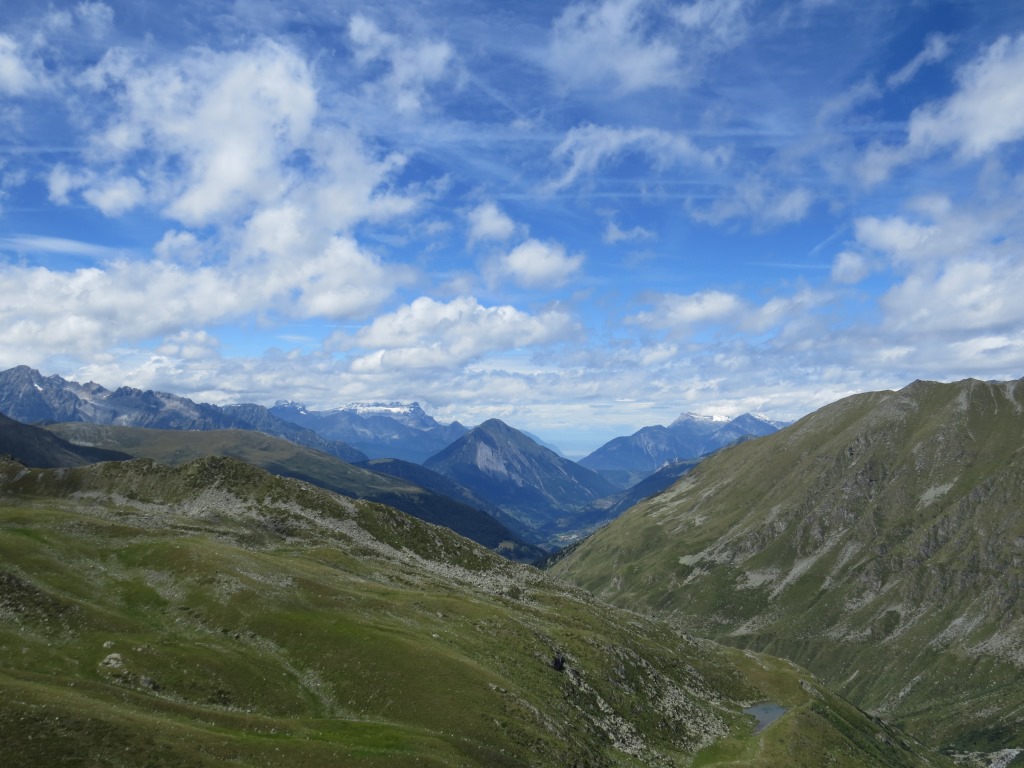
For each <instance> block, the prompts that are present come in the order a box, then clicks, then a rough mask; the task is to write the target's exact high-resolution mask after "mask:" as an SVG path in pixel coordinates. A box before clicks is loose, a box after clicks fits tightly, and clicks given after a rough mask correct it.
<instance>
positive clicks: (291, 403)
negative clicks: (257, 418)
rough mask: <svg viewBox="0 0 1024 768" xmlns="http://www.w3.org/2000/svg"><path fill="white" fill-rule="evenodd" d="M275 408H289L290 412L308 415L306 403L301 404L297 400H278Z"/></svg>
mask: <svg viewBox="0 0 1024 768" xmlns="http://www.w3.org/2000/svg"><path fill="white" fill-rule="evenodd" d="M274 407H275V408H287V409H288V410H290V411H298V412H299V413H308V409H307V408H306V405H305V403H299V402H296V401H295V400H278V401H277V402H276V403H274Z"/></svg>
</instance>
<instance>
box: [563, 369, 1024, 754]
mask: <svg viewBox="0 0 1024 768" xmlns="http://www.w3.org/2000/svg"><path fill="white" fill-rule="evenodd" d="M1022 437H1024V387H1022V386H1021V382H1006V383H985V382H980V381H973V380H968V381H963V382H959V383H957V384H935V383H928V382H915V383H913V384H911V385H910V386H908V387H906V388H904V389H903V390H900V391H899V392H878V393H872V394H866V395H858V396H855V397H852V398H848V399H846V400H843V401H840V402H838V403H835V404H833V405H831V406H828V407H826V408H823V409H821V410H820V411H818V412H816V413H814V414H811V415H810V416H807V417H806V418H804V419H802V420H800V421H799V422H797V423H796V424H794V425H792V426H791V427H789V428H787V429H785V430H783V431H781V432H779V433H777V434H775V435H771V436H769V437H766V438H764V439H762V440H757V441H753V442H750V443H747V444H743V445H740V446H737V447H735V448H731V449H728V450H726V451H723V452H722V453H720V454H717V455H715V456H713V457H711V458H708V459H706V460H705V461H704V462H702V463H701V464H700V465H698V467H697V468H696V469H695V470H693V472H692V473H690V474H689V475H687V476H686V477H684V478H683V479H682V480H681V481H680V482H679V483H678V484H677V485H676V486H674V487H673V488H672V489H671V490H669V491H666V492H665V493H663V494H661V495H660V496H657V497H654V498H653V499H650V500H648V501H646V502H643V503H641V504H640V505H638V506H637V507H635V508H634V509H632V510H631V511H629V512H627V513H626V514H625V515H623V517H621V518H620V519H619V520H618V521H616V522H614V523H612V524H611V525H610V526H608V528H606V529H604V530H602V531H600V532H599V533H598V534H596V535H595V536H594V537H593V538H592V539H591V540H589V541H587V542H585V543H584V544H583V545H581V546H580V547H579V548H578V549H577V550H576V551H574V552H573V553H571V554H569V555H568V556H567V557H566V558H564V559H563V560H562V561H561V562H560V563H558V564H557V565H556V566H555V568H556V569H557V570H558V571H560V572H561V573H563V574H565V575H567V576H569V577H570V578H572V579H573V580H574V581H576V582H577V583H579V584H582V585H585V586H587V587H588V588H590V589H591V590H593V591H594V592H595V593H597V594H599V595H602V596H604V597H606V598H608V599H610V600H612V601H614V602H617V603H620V604H623V605H630V606H646V607H648V608H649V609H651V610H656V611H658V612H662V613H668V614H671V615H672V616H674V617H676V618H678V619H680V620H682V621H684V622H685V623H687V624H689V625H690V626H695V627H700V629H701V631H702V632H703V633H706V634H708V635H710V636H714V637H718V638H722V639H724V640H726V641H727V642H730V643H736V644H740V645H744V646H750V647H755V648H759V649H765V650H770V651H771V652H773V653H776V654H779V655H782V656H786V657H789V658H792V659H793V660H795V661H797V662H798V663H802V664H805V665H807V666H809V667H810V668H811V669H813V670H814V671H816V672H817V673H819V674H821V675H822V676H824V677H825V678H826V679H828V680H829V681H830V682H832V683H833V684H834V685H837V686H839V688H840V690H841V691H842V692H844V693H845V694H846V695H848V696H850V697H851V698H852V699H853V700H855V701H856V702H858V703H859V704H861V705H862V706H865V707H867V708H871V709H873V710H874V711H876V712H879V713H881V714H884V715H886V716H889V717H895V718H899V719H901V720H903V722H905V723H906V724H907V725H908V727H911V728H913V729H915V730H916V731H917V732H918V733H919V734H921V735H925V736H927V737H928V738H930V739H932V740H933V741H935V742H936V743H944V742H959V743H961V744H964V745H971V744H978V745H983V746H1007V747H1009V746H1015V745H1014V744H1013V743H1011V742H1013V741H1014V739H1016V738H1017V735H1018V734H1020V733H1021V732H1024V715H1022V714H1021V712H1022V709H1021V707H1022V705H1024V599H1022V597H1024V441H1022Z"/></svg>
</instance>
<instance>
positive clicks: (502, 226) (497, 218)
mask: <svg viewBox="0 0 1024 768" xmlns="http://www.w3.org/2000/svg"><path fill="white" fill-rule="evenodd" d="M466 218H467V219H468V221H469V242H470V243H475V242H477V241H480V240H507V239H508V238H510V237H512V235H513V234H515V231H516V223H515V222H514V221H512V219H511V218H509V217H508V215H506V214H505V212H504V211H502V210H501V209H500V208H498V206H497V205H496V204H495V203H493V202H486V203H481V204H480V205H478V206H477V207H476V208H474V209H473V210H471V211H470V212H469V213H468V214H467V215H466Z"/></svg>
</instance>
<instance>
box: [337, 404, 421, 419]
mask: <svg viewBox="0 0 1024 768" xmlns="http://www.w3.org/2000/svg"><path fill="white" fill-rule="evenodd" d="M334 410H335V411H352V412H354V413H358V414H359V415H360V416H365V415H367V414H375V413H382V414H385V415H387V416H401V415H406V414H414V413H420V412H421V411H422V408H420V404H419V403H400V402H397V401H392V402H387V403H384V402H378V403H366V402H355V403H348V404H347V405H343V406H341V407H340V408H335V409H334Z"/></svg>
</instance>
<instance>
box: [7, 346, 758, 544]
mask: <svg viewBox="0 0 1024 768" xmlns="http://www.w3.org/2000/svg"><path fill="white" fill-rule="evenodd" d="M0 413H7V415H9V416H11V417H12V418H15V419H17V420H19V421H22V422H25V423H40V424H51V423H62V422H63V423H81V424H87V423H91V424H99V425H110V426H122V427H125V426H131V427H142V428H155V429H163V430H178V431H220V430H232V429H235V430H237V429H241V430H248V431H253V432H258V433H263V434H267V435H273V436H277V437H281V438H284V439H286V440H289V441H291V442H293V443H295V444H297V445H300V446H303V447H307V448H311V449H314V450H318V451H321V452H323V453H326V454H328V455H331V456H334V457H336V458H340V459H342V460H344V461H347V462H350V463H354V464H362V465H364V466H367V467H369V465H368V464H367V462H368V461H369V459H368V455H372V456H374V457H375V459H374V460H375V461H380V462H383V460H384V459H388V461H387V462H385V463H381V464H379V466H377V467H369V468H371V469H373V470H374V471H377V472H383V473H385V474H391V475H394V476H397V477H403V478H404V479H406V480H407V481H410V482H413V483H418V484H420V486H421V487H422V488H427V489H430V490H431V491H433V492H434V493H440V494H443V495H446V496H449V497H450V498H452V499H454V501H453V504H455V505H456V506H457V505H459V504H468V505H469V506H471V507H474V508H476V509H478V510H483V511H485V512H486V513H487V514H489V515H491V516H492V517H493V518H494V519H495V520H497V521H498V523H499V525H500V526H503V527H504V528H506V529H508V531H509V532H510V534H509V535H510V537H511V539H510V540H517V541H518V543H516V544H515V546H514V548H513V550H512V551H515V552H520V553H525V552H528V551H529V546H533V545H542V546H544V547H547V548H549V549H550V548H556V547H559V546H563V545H564V544H566V543H568V542H571V541H575V540H578V539H579V538H581V537H583V536H585V535H587V534H589V533H590V532H591V531H593V530H595V529H596V528H598V527H600V526H601V525H603V524H604V523H606V522H607V521H608V520H610V519H612V518H614V517H615V516H616V515H617V514H619V513H620V512H621V511H623V510H624V509H625V508H626V507H627V506H629V505H630V504H631V503H633V502H635V501H637V500H639V498H642V496H641V495H640V494H649V493H654V492H657V491H658V490H661V489H662V488H663V487H665V486H666V485H668V484H669V483H671V482H672V481H673V480H674V479H675V477H676V476H677V475H678V472H675V473H674V474H673V472H674V470H673V469H666V471H665V472H662V473H658V474H654V473H655V470H656V469H657V468H658V467H661V466H664V465H669V464H673V463H675V462H678V461H679V459H680V456H679V455H677V454H680V453H682V454H686V455H690V454H693V452H694V451H696V450H704V449H706V448H709V447H712V446H717V445H718V443H721V442H724V441H730V442H731V441H733V440H735V439H736V437H737V435H740V436H743V435H751V434H761V433H763V432H766V431H770V430H773V429H774V428H775V426H774V425H772V424H771V423H770V422H767V421H765V420H763V419H758V418H755V417H752V416H749V415H745V416H741V417H739V418H738V419H734V420H731V421H730V420H724V419H710V418H706V417H697V416H695V415H693V414H684V416H682V417H680V418H679V419H677V420H676V422H674V423H673V425H672V426H671V428H670V429H669V430H668V432H667V434H670V435H672V436H673V438H672V440H671V441H668V442H666V443H665V444H664V445H662V446H661V449H660V452H652V450H650V448H651V445H650V443H649V441H648V442H647V443H644V445H646V446H647V449H646V450H647V452H646V453H644V457H645V458H643V461H642V462H639V463H638V460H636V457H635V456H634V457H632V458H631V456H632V454H630V453H629V451H626V450H625V449H624V446H627V445H628V441H629V440H631V438H618V439H617V440H615V441H612V443H609V445H608V446H606V447H605V448H606V449H607V450H606V451H605V452H604V453H603V454H602V453H601V451H598V452H595V454H592V456H591V457H588V458H591V459H592V460H593V461H595V462H597V463H599V464H602V467H603V468H602V469H601V471H600V472H594V471H592V470H591V469H588V468H587V467H585V466H583V465H582V464H577V463H575V462H572V461H570V460H568V459H566V458H564V457H563V456H561V455H560V454H558V453H557V452H556V451H554V450H552V449H551V448H549V447H546V446H544V445H541V444H539V442H538V440H537V439H536V438H534V437H533V436H530V435H527V434H526V433H523V432H520V431H519V430H515V429H513V428H512V427H509V426H508V425H506V424H504V423H503V422H500V421H497V420H492V421H489V422H485V423H484V424H482V425H480V426H478V427H476V428H474V429H473V430H469V429H468V428H466V427H464V426H463V425H461V424H459V423H458V422H454V423H452V424H442V423H440V422H438V421H437V420H435V419H433V418H432V417H430V416H428V415H427V414H426V413H425V412H424V411H423V409H422V408H421V407H420V406H419V404H417V403H411V404H404V403H397V402H379V403H353V404H350V405H347V406H344V407H341V408H336V409H332V410H328V411H316V410H312V409H309V408H306V407H305V406H302V405H299V404H297V403H290V402H284V401H279V402H278V403H277V404H276V405H275V406H274V407H273V408H269V409H268V408H265V407H263V406H260V405H255V404H238V405H230V406H215V405H210V404H204V403H195V402H193V401H192V400H189V399H188V398H184V397H180V396H177V395H173V394H169V393H165V392H154V391H151V390H147V391H142V390H139V389H135V388H131V387H119V388H117V389H115V390H108V389H106V388H105V387H103V386H101V385H99V384H96V383H93V382H89V383H87V384H79V383H77V382H74V381H67V380H65V379H63V378H61V377H60V376H43V375H42V374H40V373H39V372H38V371H36V370H33V369H31V368H29V367H27V366H19V367H16V368H12V369H10V370H7V371H3V372H0ZM665 429H666V428H663V427H651V428H645V429H644V430H641V431H640V432H638V433H637V434H636V435H634V438H636V439H637V440H641V441H643V440H647V437H649V436H650V435H651V434H654V433H655V432H658V430H661V431H664V430H665ZM87 433H88V430H84V429H79V430H77V431H76V432H75V433H74V434H75V435H76V436H77V439H81V438H82V437H83V435H85V434H87ZM69 435H70V433H68V434H66V435H65V436H66V437H67V436H69ZM687 436H688V437H687ZM92 439H94V440H96V439H98V438H95V437H94V438H92ZM623 441H625V442H623ZM95 444H96V445H100V444H103V445H106V446H108V447H110V448H113V449H115V450H121V448H120V447H118V445H117V441H116V440H113V439H112V438H110V436H109V434H108V436H107V437H106V438H104V440H100V441H99V442H97V443H95ZM616 446H617V447H616ZM182 450H183V453H182V456H185V455H189V456H192V455H205V454H193V453H191V452H190V450H188V449H182ZM364 451H365V452H364ZM655 454H656V455H655ZM142 455H149V454H142ZM229 455H233V454H230V453H229ZM602 455H603V456H604V459H600V456H602ZM694 455H696V454H694ZM595 456H598V458H593V457H595ZM403 457H407V458H403ZM161 459H162V460H166V459H167V457H166V456H161ZM616 462H620V463H618V464H617V463H616ZM644 462H646V463H644ZM257 463H259V462H257ZM413 464H422V465H423V466H424V467H426V468H427V469H429V470H433V471H434V472H433V473H431V472H419V471H418V470H416V469H415V468H414V466H412V465H413ZM639 464H642V465H643V466H644V467H646V468H645V469H643V470H642V471H639V470H637V469H636V467H637V466H638V465H639ZM655 464H657V466H655ZM260 465H261V466H266V465H265V464H260ZM678 466H680V465H678V464H676V467H677V468H678ZM282 471H283V473H284V474H286V475H288V474H294V472H291V473H289V471H285V470H284V469H282ZM438 474H439V475H442V476H445V477H446V478H447V479H448V484H447V486H446V489H445V490H440V488H441V485H443V483H441V482H440V481H439V478H438ZM413 475H416V476H417V477H418V480H413V479H412V476H413ZM609 478H611V479H612V480H611V481H609ZM640 480H645V482H644V484H643V485H642V486H635V487H634V484H635V483H636V482H638V481H640ZM453 483H454V485H453ZM329 487H333V488H334V489H335V490H339V491H340V492H343V493H344V492H351V490H352V489H351V488H348V489H347V490H346V489H345V488H341V487H337V486H329ZM355 495H358V493H356V494H355ZM415 498H417V499H422V498H426V497H425V496H422V495H421V496H417V497H415ZM408 501H409V497H408V495H407V494H402V495H400V497H399V498H397V499H393V500H392V501H391V502H389V503H394V504H395V505H396V506H398V507H399V508H400V509H403V510H405V511H407V512H410V513H411V514H414V515H419V516H421V517H423V516H424V514H425V513H424V511H423V510H422V509H418V508H416V507H415V505H414V506H413V507H410V506H408ZM431 505H433V502H431ZM460 515H461V513H460ZM454 517H458V515H454V514H453V515H452V519H454ZM426 519H428V520H431V521H434V522H438V521H440V519H441V518H440V517H438V515H437V513H436V512H431V513H429V514H428V515H427V516H426ZM477 529H478V526H476V525H473V526H471V527H470V528H465V527H463V528H459V529H458V530H460V531H462V532H467V531H470V530H472V531H475V530H477ZM470 535H473V536H474V537H475V539H476V540H477V541H480V542H481V543H486V544H487V545H488V546H493V545H494V541H495V535H491V534H490V533H489V534H487V536H486V538H480V537H479V536H475V535H474V534H470ZM501 540H505V539H501ZM523 547H526V548H525V549H524V548H523Z"/></svg>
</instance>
